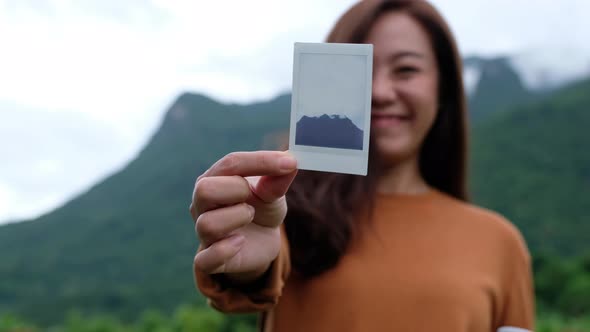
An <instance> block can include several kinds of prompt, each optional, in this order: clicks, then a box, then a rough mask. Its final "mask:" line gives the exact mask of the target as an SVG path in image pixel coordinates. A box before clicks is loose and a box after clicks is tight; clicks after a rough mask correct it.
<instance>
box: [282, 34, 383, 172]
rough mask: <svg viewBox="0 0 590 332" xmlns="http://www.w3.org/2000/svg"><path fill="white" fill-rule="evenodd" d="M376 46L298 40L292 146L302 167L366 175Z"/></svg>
mask: <svg viewBox="0 0 590 332" xmlns="http://www.w3.org/2000/svg"><path fill="white" fill-rule="evenodd" d="M372 72H373V45H369V44H330V43H295V50H294V57H293V96H292V101H291V127H290V135H289V151H290V152H291V153H292V154H293V155H294V156H295V157H296V158H297V161H298V165H299V168H300V169H308V170H316V171H325V172H337V173H349V174H358V175H366V174H367V162H368V156H369V134H370V132H369V131H370V123H371V84H372Z"/></svg>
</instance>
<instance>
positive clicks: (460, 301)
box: [191, 0, 534, 332]
mask: <svg viewBox="0 0 590 332" xmlns="http://www.w3.org/2000/svg"><path fill="white" fill-rule="evenodd" d="M327 41H328V42H349V43H370V44H373V45H374V63H373V67H374V72H373V95H372V110H371V111H372V121H371V127H372V128H371V156H370V171H369V175H368V176H367V177H358V176H352V175H342V174H327V173H318V172H305V171H301V172H299V174H298V175H297V177H296V173H297V171H296V161H295V160H294V159H293V158H292V157H291V156H290V155H289V154H288V153H286V152H268V151H258V152H248V153H245V152H241V153H233V154H230V155H228V156H226V157H224V158H222V159H221V160H219V161H218V162H217V163H215V164H214V165H213V166H212V167H211V168H210V169H209V170H207V171H206V172H205V173H204V174H203V175H201V176H200V177H199V178H198V179H197V183H196V185H195V191H194V194H193V203H192V204H191V214H192V216H193V218H194V220H195V221H196V231H197V234H198V237H199V239H200V241H201V248H200V249H199V251H198V252H197V255H196V256H195V260H194V268H195V269H194V270H195V276H196V281H197V284H198V287H199V288H200V289H201V291H202V292H203V293H204V294H205V295H206V296H207V297H208V298H209V299H210V303H211V305H212V306H214V307H215V308H217V309H219V310H222V311H227V312H248V311H258V312H263V313H264V324H263V328H264V330H265V331H381V330H391V331H449V332H450V331H453V332H461V331H497V330H500V331H527V330H532V327H533V320H534V314H533V312H534V308H533V303H534V301H533V292H532V281H531V271H530V258H529V254H528V250H527V248H526V245H525V243H524V241H523V239H522V237H521V235H520V233H519V232H518V231H517V230H516V228H515V227H513V226H512V225H511V224H510V223H509V222H508V221H506V220H505V219H503V218H502V217H501V216H498V215H497V214H494V213H492V212H490V211H486V210H483V209H481V208H477V207H474V206H472V205H470V204H468V203H467V194H466V183H465V181H466V180H465V178H466V165H465V164H466V146H467V142H466V141H467V139H466V107H465V95H464V91H463V85H462V84H463V83H462V77H461V61H460V58H459V54H458V51H457V47H456V45H455V42H454V39H453V37H452V35H451V33H450V31H449V29H448V27H447V25H446V23H445V22H444V20H443V19H442V18H441V16H440V15H439V14H438V13H437V11H436V10H435V9H434V8H433V7H432V6H431V5H429V4H428V3H427V2H425V1H421V0H397V1H394V0H390V1H387V0H365V1H362V2H360V3H358V4H357V5H355V6H354V7H353V8H351V9H350V10H349V11H348V12H347V13H346V14H344V16H343V17H342V18H341V19H340V20H339V21H338V23H337V24H336V26H335V27H334V29H333V30H332V32H331V33H330V35H329V37H328V40H327ZM287 205H288V207H289V209H288V212H287ZM283 221H285V223H284V227H283V226H281V225H282V223H283ZM521 329H522V330H521Z"/></svg>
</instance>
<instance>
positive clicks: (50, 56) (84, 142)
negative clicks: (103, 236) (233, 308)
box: [0, 0, 590, 223]
mask: <svg viewBox="0 0 590 332" xmlns="http://www.w3.org/2000/svg"><path fill="white" fill-rule="evenodd" d="M354 2H355V1H350V0H322V1H316V0H297V1H295V0H281V1H276V0H250V1H230V2H227V1H211V0H208V1H202V0H127V1H119V0H92V1H91V0H0V50H1V51H0V223H4V222H10V221H16V220H23V219H29V218H34V217H37V216H39V215H40V214H43V213H46V212H48V211H50V210H51V209H54V208H55V207H58V206H60V205H61V204H63V203H64V202H66V201H67V200H69V199H71V198H73V197H75V196H76V195H78V194H79V193H81V192H84V191H85V190H87V189H88V188H89V187H90V186H92V185H93V184H95V183H96V182H97V181H100V180H101V179H103V178H105V177H106V176H108V175H109V174H112V173H114V172H116V171H117V170H119V169H121V168H122V167H124V166H125V165H126V163H128V162H129V160H130V159H132V158H134V157H135V156H136V155H137V153H138V152H139V151H140V149H141V148H142V147H143V146H144V145H145V144H146V142H147V141H148V140H149V138H150V137H151V135H152V134H153V133H154V132H155V130H157V127H158V125H159V123H160V120H161V119H162V117H163V115H164V112H165V111H166V108H167V107H168V106H169V105H170V104H171V103H172V102H173V101H174V99H175V98H176V97H177V96H178V95H179V94H180V93H182V92H185V91H191V92H199V93H204V94H207V95H210V96H212V97H214V98H216V99H218V100H220V101H232V102H239V103H247V102H252V101H260V100H265V99H269V98H272V97H273V96H274V95H276V94H278V93H281V92H284V91H287V90H290V86H291V75H292V53H293V43H294V42H321V41H322V40H323V39H324V38H325V36H326V35H327V33H328V31H329V29H330V27H331V25H332V24H333V23H334V22H335V20H336V19H337V18H338V17H339V16H340V15H341V14H342V13H343V12H344V11H345V10H346V9H347V8H348V7H349V6H350V5H351V4H352V3H354ZM433 3H434V4H435V5H436V6H437V7H438V8H439V9H440V10H441V12H442V13H443V15H444V16H445V17H446V18H447V20H448V21H449V24H450V25H451V28H452V30H453V31H454V32H455V34H456V37H457V39H458V42H459V46H460V49H461V52H462V54H464V55H471V54H479V55H485V56H494V55H499V54H510V55H514V62H515V64H516V65H518V66H519V68H521V69H522V74H523V77H524V78H525V81H526V82H527V84H529V85H530V86H534V85H535V82H536V77H537V76H538V75H539V72H540V71H546V70H547V68H549V71H550V72H551V73H552V76H551V77H554V78H555V80H566V79H570V78H572V77H575V76H576V75H580V73H582V72H590V43H587V39H588V36H587V35H588V34H589V33H590V20H588V19H587V13H590V1H587V0H562V1H559V2H557V1H554V0H495V1H489V0H434V1H433ZM196 176H197V174H195V177H196Z"/></svg>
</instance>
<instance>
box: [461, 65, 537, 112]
mask: <svg viewBox="0 0 590 332" xmlns="http://www.w3.org/2000/svg"><path fill="white" fill-rule="evenodd" d="M464 67H465V70H466V72H468V73H471V75H474V76H475V77H474V78H471V80H473V82H470V83H471V84H474V86H473V87H471V88H470V90H472V92H471V95H470V98H469V110H470V112H469V116H470V120H471V122H473V123H479V122H481V121H483V120H485V119H486V118H487V117H488V116H489V115H491V114H494V113H498V112H502V111H506V110H508V108H510V107H513V106H514V105H518V104H523V103H526V102H528V101H531V100H533V99H534V98H535V97H536V96H535V92H533V91H531V90H529V89H527V87H525V85H524V84H523V82H522V80H521V78H520V76H519V75H518V73H517V72H516V69H515V68H514V67H513V65H512V64H511V62H510V58H508V57H494V58H482V57H468V58H466V59H465V60H464ZM466 80H468V81H469V80H470V77H469V76H468V75H466Z"/></svg>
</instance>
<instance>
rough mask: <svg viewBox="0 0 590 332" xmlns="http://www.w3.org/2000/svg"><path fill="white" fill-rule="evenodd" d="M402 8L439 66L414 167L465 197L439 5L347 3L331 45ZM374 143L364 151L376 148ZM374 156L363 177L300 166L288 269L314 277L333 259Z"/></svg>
mask: <svg viewBox="0 0 590 332" xmlns="http://www.w3.org/2000/svg"><path fill="white" fill-rule="evenodd" d="M389 11H402V12H404V13H406V14H408V15H410V16H411V17H413V18H414V19H415V20H416V21H418V22H419V23H420V24H421V25H422V26H423V27H424V28H425V30H426V31H427V33H428V35H429V38H430V40H431V43H432V47H433V50H434V53H435V55H436V60H437V64H438V70H439V91H438V98H439V107H440V108H439V110H438V114H437V117H436V120H435V122H434V124H433V126H432V128H431V129H430V131H429V133H428V134H427V136H426V138H425V140H424V142H423V144H422V146H421V151H420V158H419V160H420V161H419V167H420V172H421V175H422V177H423V178H424V180H425V181H426V182H427V183H428V184H429V185H430V186H432V187H434V188H436V189H438V190H440V191H442V192H445V193H447V194H449V195H451V196H454V197H456V198H458V199H461V200H467V188H466V177H467V175H466V173H467V119H466V117H467V114H466V103H465V95H464V91H463V78H462V63H461V58H460V55H459V52H458V49H457V45H456V42H455V40H454V38H453V35H452V33H451V31H450V29H449V27H448V26H447V24H446V22H445V20H444V19H443V18H442V16H441V15H440V14H439V13H438V11H437V10H436V9H435V8H434V7H433V6H432V5H430V4H429V3H428V2H426V1H424V0H364V1H361V2H359V3H358V4H356V5H355V6H353V7H352V8H351V9H349V10H348V11H347V12H346V13H345V14H344V15H343V16H342V17H341V18H340V19H339V20H338V22H337V23H336V25H335V26H334V28H333V30H332V31H331V32H330V34H329V35H328V38H327V42H329V43H362V42H363V41H364V40H365V39H366V36H367V34H368V32H369V30H370V29H371V27H372V25H373V23H374V22H375V21H376V20H377V18H378V17H380V15H382V14H383V13H385V12H389ZM374 150H375V149H370V151H374ZM377 164H379V157H378V156H377V154H376V153H375V152H370V154H369V172H368V175H367V176H366V177H361V176H354V175H345V174H335V173H323V172H313V171H300V172H299V174H298V175H297V177H296V179H295V181H294V182H293V185H292V186H291V189H290V190H289V192H288V193H287V202H288V205H289V211H288V213H287V217H286V219H285V229H286V232H287V236H288V238H289V244H290V248H291V261H292V264H293V268H294V270H295V271H296V272H297V273H299V274H300V275H302V276H304V277H311V276H314V275H318V274H320V273H321V272H323V271H325V270H328V269H330V268H331V267H333V266H334V265H336V263H338V261H339V259H340V257H341V256H342V255H343V254H344V252H345V251H346V249H347V247H348V244H349V243H350V241H351V238H352V235H353V233H354V230H355V228H356V226H357V224H358V223H359V219H360V217H362V216H369V217H370V213H371V210H372V207H373V201H374V198H375V195H376V182H377V179H378V177H379V168H378V167H377V166H376V165H377Z"/></svg>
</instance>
